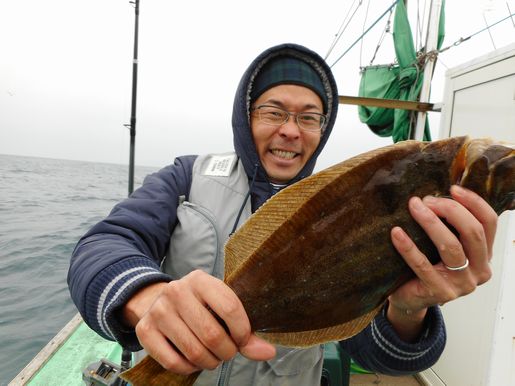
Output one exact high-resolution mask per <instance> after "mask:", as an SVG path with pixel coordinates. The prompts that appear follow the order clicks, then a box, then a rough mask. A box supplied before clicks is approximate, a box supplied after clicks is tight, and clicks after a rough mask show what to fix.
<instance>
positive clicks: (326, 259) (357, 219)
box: [122, 137, 515, 386]
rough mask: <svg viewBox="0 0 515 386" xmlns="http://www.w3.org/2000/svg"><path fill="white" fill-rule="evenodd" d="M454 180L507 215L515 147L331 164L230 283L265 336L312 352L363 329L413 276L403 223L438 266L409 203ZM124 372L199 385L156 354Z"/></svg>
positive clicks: (483, 143) (414, 149) (276, 207)
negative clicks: (403, 245) (400, 246)
mask: <svg viewBox="0 0 515 386" xmlns="http://www.w3.org/2000/svg"><path fill="white" fill-rule="evenodd" d="M452 184H460V185H462V186H465V187H467V188H469V189H471V190H474V191H475V192H477V193H478V194H480V195H481V196H482V197H483V198H485V199H486V200H487V202H488V203H489V204H490V205H491V206H492V207H493V208H494V209H495V211H496V212H497V213H498V214H500V213H502V212H503V211H504V210H513V209H515V151H514V150H513V148H512V147H510V146H508V145H500V144H496V143H494V142H493V141H492V140H489V139H477V140H476V139H475V140H469V139H468V138H467V137H455V138H450V139H447V140H441V141H435V142H431V143H427V142H417V141H405V142H400V143H397V144H395V145H391V146H387V147H384V148H380V149H376V150H373V151H370V152H367V153H364V154H361V155H359V156H356V157H354V158H351V159H349V160H347V161H344V162H342V163H339V164H337V165H334V166H332V167H330V168H328V169H325V170H323V171H321V172H319V173H317V174H314V175H313V176H311V177H308V178H305V179H303V180H302V181H300V182H298V183H296V184H294V185H292V186H290V187H288V188H286V189H284V190H283V191H281V192H279V193H278V194H276V195H275V196H274V197H273V198H271V199H270V200H269V201H267V202H266V203H265V204H264V205H263V206H262V207H261V208H259V209H258V210H257V211H256V212H255V213H254V214H253V215H252V216H251V217H250V218H249V219H248V220H247V222H246V223H245V224H244V225H243V226H242V227H241V228H240V229H239V230H238V231H237V232H236V233H235V234H234V235H233V236H232V237H231V238H230V239H229V241H228V242H227V244H226V246H225V282H226V283H227V284H228V285H229V286H230V287H231V288H232V289H233V290H234V291H235V293H236V294H237V295H238V297H239V298H240V299H241V301H242V303H243V305H244V307H245V310H246V311H247V314H248V315H249V319H250V322H251V326H252V329H253V330H254V331H255V332H256V334H258V335H259V336H261V337H262V338H263V339H266V340H267V341H269V342H271V343H275V344H280V345H284V346H290V347H307V346H312V345H315V344H320V343H326V342H329V341H337V340H343V339H346V338H349V337H351V336H353V335H355V334H357V333H359V332H360V331H361V330H363V329H364V328H365V327H366V326H367V325H368V324H369V323H370V322H371V320H372V319H373V318H374V317H375V316H376V314H377V312H378V311H379V310H380V309H381V308H382V306H383V304H384V302H385V301H386V299H387V297H388V296H389V295H390V294H391V293H392V292H393V291H395V289H396V288H398V287H399V286H400V285H402V284H403V283H405V282H406V281H408V280H410V279H411V278H412V277H413V272H412V271H411V270H410V269H409V267H408V266H407V265H406V264H405V263H404V261H403V260H402V258H401V257H400V255H399V254H398V253H397V251H396V250H395V249H394V248H393V246H392V244H391V241H390V230H391V228H392V227H393V226H395V225H399V226H401V227H402V228H403V229H404V230H405V231H406V232H407V233H408V234H409V235H410V237H411V238H412V239H413V240H414V241H415V243H416V244H417V246H418V247H419V249H420V250H421V251H422V252H424V253H425V255H426V256H427V257H428V258H429V259H430V260H431V262H432V263H433V264H435V263H437V262H438V261H439V257H438V253H437V251H436V249H435V247H434V245H433V244H432V243H431V241H430V240H429V239H428V237H427V236H426V235H425V233H424V232H423V231H422V229H421V228H420V227H419V226H418V225H417V224H416V223H415V222H414V221H413V219H412V218H411V216H410V215H409V213H408V210H407V202H408V199H409V198H410V197H412V196H420V197H423V196H425V195H429V194H430V195H438V196H449V189H450V186H451V185H452ZM122 377H123V378H124V379H125V380H127V381H129V382H130V383H131V384H132V385H134V386H143V385H181V386H186V385H192V384H193V383H194V382H195V380H196V378H197V377H198V373H197V374H192V375H189V376H180V375H176V374H172V373H170V372H168V371H166V370H164V369H163V368H162V367H161V366H160V365H159V364H158V363H157V362H156V361H155V360H154V359H152V358H151V357H146V358H145V359H144V360H143V361H141V362H140V363H139V364H138V365H136V366H135V367H134V368H132V369H130V370H128V371H126V372H124V373H123V374H122Z"/></svg>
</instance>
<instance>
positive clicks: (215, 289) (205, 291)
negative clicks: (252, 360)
mask: <svg viewBox="0 0 515 386" xmlns="http://www.w3.org/2000/svg"><path fill="white" fill-rule="evenodd" d="M193 279H194V280H195V284H194V285H195V289H196V296H197V297H198V298H199V299H202V301H203V302H205V304H206V305H207V306H209V307H210V308H211V309H212V310H213V312H214V313H215V314H216V315H218V316H219V317H220V318H221V319H222V320H223V321H224V322H225V323H226V325H227V328H228V329H229V331H230V334H231V337H232V339H233V340H234V342H235V343H236V345H237V346H238V347H242V346H245V345H246V344H247V342H248V340H249V337H250V321H249V318H248V316H247V313H246V312H245V309H244V308H243V304H242V303H241V301H240V299H239V298H238V297H237V296H236V294H235V293H234V291H233V290H232V289H231V288H230V287H229V286H227V284H225V283H224V282H223V281H221V280H218V279H216V278H214V277H212V276H210V275H207V274H205V273H201V274H197V275H195V277H193Z"/></svg>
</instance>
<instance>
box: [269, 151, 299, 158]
mask: <svg viewBox="0 0 515 386" xmlns="http://www.w3.org/2000/svg"><path fill="white" fill-rule="evenodd" d="M272 154H273V155H276V156H277V157H281V158H286V159H292V158H293V157H295V155H297V153H295V152H293V151H284V150H276V149H274V150H272Z"/></svg>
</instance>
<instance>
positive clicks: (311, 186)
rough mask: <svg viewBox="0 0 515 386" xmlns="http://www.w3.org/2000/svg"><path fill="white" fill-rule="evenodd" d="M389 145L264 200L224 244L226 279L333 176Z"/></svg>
mask: <svg viewBox="0 0 515 386" xmlns="http://www.w3.org/2000/svg"><path fill="white" fill-rule="evenodd" d="M405 142H406V143H408V142H412V141H405ZM392 146H399V144H397V145H391V146H386V147H383V148H379V149H375V150H371V151H369V152H367V153H363V154H360V155H358V156H355V157H353V158H350V159H348V160H346V161H343V162H340V163H338V164H336V165H334V166H331V167H329V168H327V169H324V170H322V171H320V172H318V173H316V174H314V175H312V176H310V177H307V178H304V179H303V180H301V181H299V182H297V183H295V184H293V185H290V186H288V187H286V188H284V189H283V190H281V191H280V192H279V193H277V194H276V195H275V196H273V197H272V198H271V199H269V200H268V201H267V202H265V203H264V204H263V205H262V206H261V207H260V208H259V209H258V210H257V211H256V212H255V213H254V214H252V215H251V216H250V217H249V218H248V220H247V221H246V222H245V224H243V226H242V227H241V228H240V229H238V231H237V232H236V233H234V234H233V235H232V236H231V237H230V238H229V240H228V241H227V243H226V244H225V281H226V282H227V281H228V278H229V277H230V276H231V275H232V274H234V273H235V271H236V270H237V268H238V267H240V266H241V265H242V263H244V262H246V261H247V260H248V259H250V258H251V257H252V255H253V253H254V251H256V250H257V249H258V248H259V247H260V246H261V244H262V243H263V242H265V241H266V240H267V239H268V238H269V237H270V236H271V235H272V234H273V233H274V232H275V231H276V230H277V229H278V228H279V227H280V226H281V225H282V224H284V223H285V222H287V221H288V220H289V219H290V218H291V217H292V215H293V214H294V213H296V212H297V211H298V210H300V209H301V208H302V206H303V205H304V204H305V202H306V201H307V200H309V199H310V198H311V197H313V196H314V195H316V194H317V193H318V192H319V191H320V190H322V189H323V188H324V187H326V186H327V185H328V184H330V183H331V182H332V181H334V180H335V179H337V178H342V175H344V174H345V173H346V172H347V171H349V170H352V169H354V168H355V167H356V166H358V165H360V164H362V163H364V162H366V161H368V160H370V159H372V158H374V157H376V156H377V155H379V154H382V153H384V152H387V151H389V150H390V149H391V147H392Z"/></svg>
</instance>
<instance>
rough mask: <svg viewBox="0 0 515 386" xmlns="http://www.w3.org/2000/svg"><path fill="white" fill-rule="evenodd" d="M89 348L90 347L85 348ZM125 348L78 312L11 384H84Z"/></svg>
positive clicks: (353, 380) (409, 382) (361, 384)
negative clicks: (85, 374) (86, 373)
mask: <svg viewBox="0 0 515 386" xmlns="http://www.w3.org/2000/svg"><path fill="white" fill-rule="evenodd" d="M85 347H86V348H87V349H85ZM120 355H121V348H120V346H119V345H117V344H116V343H113V342H109V341H106V340H104V339H103V338H101V337H100V336H99V335H97V334H96V333H94V332H93V331H92V330H91V329H89V327H87V326H86V324H85V323H84V322H82V319H81V317H80V316H79V315H76V317H75V318H73V319H72V320H71V321H70V322H69V323H68V324H67V325H66V326H65V327H64V328H63V329H62V330H61V331H60V332H59V334H58V335H57V336H56V337H55V338H54V339H52V341H50V342H49V343H48V345H47V346H46V347H45V348H43V350H41V352H40V353H39V354H38V355H37V356H36V357H35V358H34V359H33V360H32V361H31V363H29V364H28V365H27V366H26V367H25V369H23V370H22V371H21V372H20V374H18V376H17V377H16V378H15V379H13V381H12V382H10V383H9V386H22V385H23V386H24V385H28V386H48V385H67V386H75V385H76V386H79V385H80V386H83V385H84V382H83V381H82V371H83V370H84V368H85V367H86V366H88V365H89V364H91V363H93V362H96V361H98V360H99V359H100V358H106V359H108V360H110V361H112V362H115V363H117V362H118V361H119V358H120ZM349 384H350V386H372V385H383V386H389V385H391V386H419V385H421V384H423V383H419V382H418V381H417V379H416V378H415V377H389V376H385V375H376V374H354V373H351V375H350V382H349Z"/></svg>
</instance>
